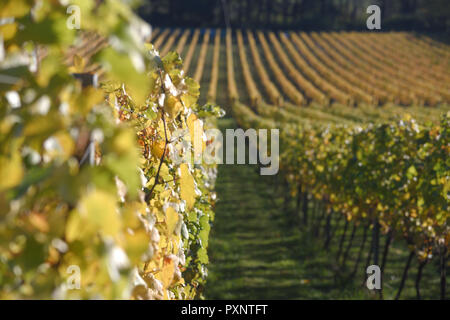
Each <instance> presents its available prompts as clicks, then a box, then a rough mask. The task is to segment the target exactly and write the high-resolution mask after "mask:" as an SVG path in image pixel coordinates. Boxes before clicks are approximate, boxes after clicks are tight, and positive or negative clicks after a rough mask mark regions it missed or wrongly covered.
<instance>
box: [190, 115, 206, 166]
mask: <svg viewBox="0 0 450 320" xmlns="http://www.w3.org/2000/svg"><path fill="white" fill-rule="evenodd" d="M187 126H188V128H189V134H190V136H191V143H192V145H193V147H194V156H195V157H198V156H199V155H201V153H202V151H203V124H202V122H201V121H200V120H199V119H198V118H197V116H196V115H195V114H191V115H189V117H188V119H187Z"/></svg>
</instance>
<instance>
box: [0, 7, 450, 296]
mask: <svg viewBox="0 0 450 320" xmlns="http://www.w3.org/2000/svg"><path fill="white" fill-rule="evenodd" d="M38 2H39V1H16V0H7V1H5V2H4V3H2V4H0V93H1V96H0V299H145V300H146V299H158V300H159V299H202V298H206V299H209V298H215V299H224V298H225V299H241V298H244V299H311V298H314V299H316V298H317V299H367V298H369V299H403V298H406V299H411V298H413V299H414V298H417V299H421V298H426V299H439V298H440V299H446V298H448V292H447V291H448V290H447V274H448V272H449V270H450V269H449V268H450V263H449V261H448V255H449V249H450V225H449V219H450V45H448V44H445V43H443V42H440V41H438V40H436V39H435V38H432V37H429V36H425V35H420V34H416V33H412V32H411V33H410V32H383V33H381V32H373V33H369V32H350V31H349V32H303V31H268V30H257V29H251V30H250V29H231V28H229V29H220V28H219V29H199V28H197V29H181V28H157V27H156V28H153V29H152V28H151V27H150V25H148V24H147V23H146V22H144V21H143V20H141V19H140V18H139V17H138V16H137V15H136V14H135V13H134V12H133V11H132V10H131V8H129V6H128V2H127V1H122V0H110V1H93V0H92V1H91V0H88V1H84V2H83V1H81V2H83V5H81V9H80V10H81V16H82V17H83V20H82V21H83V23H82V27H81V29H76V28H75V29H71V28H68V27H67V25H68V24H67V23H68V22H67V11H66V7H64V5H63V4H61V3H62V1H61V3H60V2H58V1H52V2H48V3H47V2H45V4H42V5H37V3H38ZM81 2H80V3H81ZM16 3H20V5H15V4H16ZM76 3H78V2H76ZM219 106H220V107H219ZM217 128H219V129H220V130H222V132H224V131H225V130H226V129H230V128H243V129H244V130H246V129H256V130H258V129H278V130H279V138H280V141H279V150H280V155H279V167H280V168H279V172H278V173H277V174H276V175H273V176H260V175H259V167H258V166H256V165H229V164H209V163H208V164H207V163H197V162H196V161H194V159H191V158H190V156H191V155H193V156H194V157H193V158H195V157H196V156H197V155H199V154H201V153H202V152H204V151H205V150H206V149H207V147H208V146H210V145H211V144H213V143H214V142H215V141H214V139H213V138H209V137H207V136H206V132H207V131H208V129H217ZM180 130H181V131H182V132H183V135H181V136H180V135H179V132H180ZM199 137H200V139H199ZM271 139H272V138H270V139H268V142H269V143H276V141H272V140H271ZM198 140H199V141H200V142H199V143H197V141H198ZM249 143H250V142H249ZM227 152H228V149H227ZM179 155H182V156H188V155H189V161H187V162H183V163H179V162H177V156H179ZM210 231H211V232H210ZM371 265H376V266H379V268H380V272H381V279H382V284H383V286H382V289H381V288H377V290H368V289H367V287H366V279H367V273H366V269H367V267H369V266H371ZM77 274H79V275H81V278H80V277H78V278H77Z"/></svg>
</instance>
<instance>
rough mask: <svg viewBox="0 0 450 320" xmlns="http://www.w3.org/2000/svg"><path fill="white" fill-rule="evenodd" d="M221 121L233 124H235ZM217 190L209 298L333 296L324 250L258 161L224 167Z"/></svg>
mask: <svg viewBox="0 0 450 320" xmlns="http://www.w3.org/2000/svg"><path fill="white" fill-rule="evenodd" d="M219 125H220V126H221V127H222V128H225V127H226V128H232V127H233V126H234V122H233V120H231V119H224V120H220V123H219ZM216 191H217V194H218V197H219V200H220V201H219V202H218V203H217V206H216V219H215V221H214V225H213V228H212V233H211V236H210V247H209V255H210V261H211V262H210V265H209V276H208V281H207V285H206V288H205V297H206V298H207V299H306V298H310V299H311V298H324V294H325V295H326V294H327V293H330V294H331V296H333V288H334V287H335V286H334V284H333V282H334V279H333V274H332V272H331V271H330V269H329V268H324V263H326V261H324V260H323V259H322V258H323V257H318V256H317V254H316V253H317V252H320V251H321V250H320V249H319V248H316V247H315V246H314V243H313V241H310V239H306V238H305V237H306V236H305V235H302V233H301V232H300V231H299V230H298V228H297V227H296V225H295V224H293V223H292V222H291V221H289V220H288V218H289V216H290V215H287V214H284V213H283V210H282V209H281V207H282V201H281V199H278V198H276V197H275V196H274V185H273V177H264V176H260V175H259V169H258V168H257V166H254V165H253V166H252V165H220V166H219V174H218V178H217V182H216ZM307 243H308V244H307ZM311 257H312V258H313V259H311ZM325 260H326V259H325ZM319 265H320V267H319ZM331 296H330V297H331ZM341 297H342V296H341Z"/></svg>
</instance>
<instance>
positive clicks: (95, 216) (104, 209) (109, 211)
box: [79, 190, 121, 236]
mask: <svg viewBox="0 0 450 320" xmlns="http://www.w3.org/2000/svg"><path fill="white" fill-rule="evenodd" d="M79 211H80V214H81V216H82V217H83V218H84V219H86V220H87V221H88V222H89V223H91V224H93V225H95V226H96V227H97V228H98V230H99V231H101V232H102V233H103V234H104V235H110V236H115V235H117V233H118V232H119V230H120V228H121V220H120V217H119V214H118V213H117V212H116V198H115V197H114V196H113V195H111V194H109V193H107V192H105V191H100V190H97V191H94V192H92V193H90V194H88V195H87V196H85V197H84V198H83V199H82V200H81V202H80V205H79Z"/></svg>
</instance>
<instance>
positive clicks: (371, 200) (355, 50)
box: [152, 29, 450, 299]
mask: <svg viewBox="0 0 450 320" xmlns="http://www.w3.org/2000/svg"><path fill="white" fill-rule="evenodd" d="M177 39H178V44H176V43H177ZM186 39H188V40H186ZM152 41H153V42H154V43H155V44H156V47H157V48H158V45H159V46H160V47H161V49H160V50H161V52H162V53H166V52H168V51H170V50H176V51H177V52H178V53H179V54H180V55H181V56H182V57H184V58H185V62H186V63H185V69H184V70H185V72H186V73H187V74H188V75H192V76H193V77H194V78H195V80H196V81H198V82H199V83H200V88H201V95H200V96H201V99H205V102H206V101H208V102H217V103H219V104H220V105H221V106H223V107H225V109H226V110H227V111H228V113H229V114H231V115H232V116H233V118H234V119H235V121H236V122H237V125H238V126H240V127H242V128H244V129H246V128H279V129H280V131H281V147H280V149H281V159H280V166H281V172H280V173H279V176H278V177H277V179H276V181H266V182H265V183H266V184H275V185H276V187H275V189H278V191H275V192H278V195H277V194H273V195H272V197H274V198H277V197H279V198H280V199H279V200H280V202H279V203H278V204H277V205H276V206H275V210H278V211H279V210H282V211H284V212H285V214H286V215H291V217H290V218H288V219H291V220H289V221H291V222H292V221H293V222H294V223H295V225H298V226H299V227H301V228H306V229H307V230H309V231H308V232H310V233H312V234H314V235H315V236H316V237H318V238H320V239H322V241H323V243H324V247H323V248H321V249H318V250H324V251H325V252H328V253H329V255H330V256H333V259H335V260H334V261H335V263H336V264H337V265H338V267H337V269H338V271H337V272H336V273H338V274H339V273H342V272H344V274H346V276H348V277H350V279H351V278H354V277H355V275H358V277H357V278H358V279H359V278H360V276H359V274H361V279H363V278H364V272H362V271H364V270H365V269H366V267H367V266H369V265H371V264H375V265H379V266H380V267H381V272H382V274H384V273H385V269H386V268H388V266H389V261H390V260H392V261H396V262H395V265H396V267H395V268H396V269H395V273H396V277H397V280H396V287H395V288H393V287H391V288H390V290H389V293H388V296H389V298H396V299H398V298H400V297H401V294H402V291H403V289H404V288H405V285H406V286H410V287H412V288H411V289H413V291H409V296H410V297H417V298H420V297H421V293H420V292H421V291H420V290H421V287H420V283H421V280H422V276H423V274H425V273H424V270H426V268H425V267H426V266H427V265H429V267H428V268H427V269H433V270H434V271H432V272H431V275H429V274H428V275H427V276H426V281H427V285H426V287H427V293H430V292H433V293H432V294H433V295H434V297H439V296H440V297H444V296H445V290H446V289H445V288H446V272H447V269H448V262H447V255H448V246H449V241H450V234H449V226H448V219H449V202H450V198H449V196H450V193H449V192H450V189H449V188H450V184H449V183H450V181H449V173H450V171H449V170H450V166H449V160H448V159H449V153H450V148H449V147H450V145H449V136H448V134H449V131H448V130H449V124H450V123H449V121H450V119H449V114H448V112H449V111H450V107H449V103H450V96H449V93H450V81H449V76H450V74H449V72H448V71H449V70H450V69H449V66H450V60H449V58H450V57H449V47H448V46H446V45H443V44H441V43H439V42H437V41H434V40H432V39H431V38H427V37H423V36H417V35H414V34H410V33H383V34H369V33H357V32H343V33H336V32H334V33H333V32H330V33H315V32H312V33H305V32H267V31H266V32H261V31H250V30H248V31H243V30H234V31H231V30H223V29H217V30H199V29H195V30H183V31H181V30H178V29H174V30H170V31H168V29H164V30H159V29H155V30H154V32H153V39H152ZM224 170H225V169H224ZM219 178H220V169H219ZM219 197H220V192H219ZM225 201H226V200H225ZM230 201H232V200H230ZM224 206H225V207H227V208H228V207H229V206H228V205H226V204H224ZM219 208H220V207H219ZM218 210H219V209H218ZM218 214H220V213H218ZM218 219H219V218H218ZM218 223H220V222H218ZM223 223H224V224H225V223H227V224H228V223H231V222H229V220H227V221H223ZM218 228H220V227H218ZM212 241H214V238H213V239H212ZM319 241H320V240H319ZM333 244H336V248H333ZM391 246H392V248H391ZM219 248H220V246H219ZM333 250H334V251H335V252H334V251H333ZM212 254H214V249H212ZM350 261H354V262H353V265H352V266H349V264H350V263H349V262H350ZM412 265H416V268H417V269H416V270H414V271H411V270H410V269H411V268H412V267H411V266H412ZM393 272H394V271H392V270H390V273H393ZM412 272H414V273H415V274H414V275H411V273H412ZM408 273H409V278H413V280H412V282H411V284H408V283H409V281H408ZM213 277H214V276H213ZM430 283H432V286H434V287H435V288H434V289H435V290H434V291H433V290H431V289H430V288H429V287H430V286H431V284H430ZM214 285H219V284H218V283H217V282H214ZM214 285H211V287H212V288H213V287H214ZM212 290H213V291H214V289H212ZM217 294H219V293H217ZM378 294H379V295H380V296H383V292H382V291H381V292H379V293H378ZM225 296H227V295H226V294H225ZM216 297H221V296H220V294H219V295H218V296H216Z"/></svg>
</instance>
